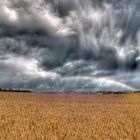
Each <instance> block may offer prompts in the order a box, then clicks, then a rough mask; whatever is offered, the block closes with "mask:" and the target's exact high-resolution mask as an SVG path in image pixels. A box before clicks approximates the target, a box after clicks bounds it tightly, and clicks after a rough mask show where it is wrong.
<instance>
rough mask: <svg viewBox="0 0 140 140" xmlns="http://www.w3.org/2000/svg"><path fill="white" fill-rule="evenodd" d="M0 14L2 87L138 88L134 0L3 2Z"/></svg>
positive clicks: (139, 20) (139, 42) (139, 41)
mask: <svg viewBox="0 0 140 140" xmlns="http://www.w3.org/2000/svg"><path fill="white" fill-rule="evenodd" d="M0 9H1V12H0V77H1V79H0V86H2V87H13V88H30V89H33V90H44V91H70V90H73V91H79V90H80V91H88V90H116V89H120V90H132V89H137V88H139V87H138V82H139V80H138V79H137V77H139V72H138V70H139V63H140V47H139V46H140V32H139V30H140V2H139V1H138V0H133V1H132V0H119V1H118V0H114V1H111V0H109V1H108V0H100V1H99V0H86V1H85V0H12V1H11V0H3V1H1V2H0ZM130 77H133V78H131V79H129V78H130ZM104 79H106V80H104ZM124 79H125V80H124ZM118 81H119V82H118Z"/></svg>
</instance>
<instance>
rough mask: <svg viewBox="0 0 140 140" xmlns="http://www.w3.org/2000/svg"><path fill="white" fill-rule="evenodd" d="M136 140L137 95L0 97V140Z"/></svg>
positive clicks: (139, 122) (139, 121) (139, 132)
mask: <svg viewBox="0 0 140 140" xmlns="http://www.w3.org/2000/svg"><path fill="white" fill-rule="evenodd" d="M106 139H107V140H119V139H120V140H121V139H122V140H125V139H126V140H136V139H140V94H120V95H113V94H109V95H98V94H96V95H91V94H87V95H86V94H34V93H2V92H1V93H0V140H106Z"/></svg>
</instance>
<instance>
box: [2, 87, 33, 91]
mask: <svg viewBox="0 0 140 140" xmlns="http://www.w3.org/2000/svg"><path fill="white" fill-rule="evenodd" d="M0 92H32V91H31V90H28V89H12V88H9V89H5V88H4V89H3V88H0Z"/></svg>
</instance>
